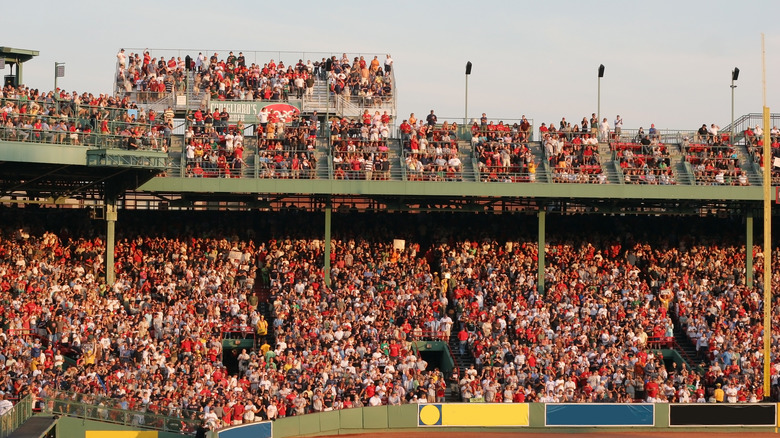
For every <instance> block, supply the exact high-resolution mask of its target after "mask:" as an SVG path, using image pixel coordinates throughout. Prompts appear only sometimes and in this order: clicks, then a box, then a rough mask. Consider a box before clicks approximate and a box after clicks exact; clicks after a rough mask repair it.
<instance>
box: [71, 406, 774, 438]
mask: <svg viewBox="0 0 780 438" xmlns="http://www.w3.org/2000/svg"><path fill="white" fill-rule="evenodd" d="M779 408H780V406H779V405H778V404H774V403H761V404H711V403H707V404H666V403H658V404H650V403H634V404H606V403H605V404H544V403H500V404H487V403H431V404H422V405H416V404H408V405H401V406H377V407H369V408H359V409H345V410H340V411H330V412H320V413H316V414H309V415H302V416H296V417H286V418H280V419H278V420H276V421H274V422H258V423H252V424H247V425H242V426H234V427H229V428H225V429H222V430H220V431H218V432H211V433H210V434H209V435H210V437H212V438H216V437H218V438H250V437H251V438H272V437H273V438H286V437H293V436H305V435H319V434H333V435H335V434H350V433H378V434H379V433H381V432H383V431H395V432H398V431H409V432H424V433H451V432H455V431H474V432H478V431H480V430H482V431H484V430H485V428H490V430H491V431H496V432H512V431H515V432H522V431H528V432H539V431H543V430H546V431H550V430H552V429H555V430H556V431H561V432H563V431H571V432H576V431H581V432H582V431H588V432H597V431H599V430H601V431H607V430H609V431H621V430H622V431H630V430H635V431H666V432H669V431H674V432H685V431H703V430H709V431H712V430H713V428H717V429H715V430H718V431H721V432H730V431H734V432H768V431H774V430H775V428H776V427H778V426H780V424H778V409H779ZM181 436H182V435H176V434H172V433H165V432H156V431H143V430H132V429H131V428H129V427H126V426H122V425H117V424H109V423H101V422H98V421H92V420H83V419H80V418H71V417H63V418H62V419H60V421H59V423H58V424H57V437H58V438H104V437H105V438H174V437H181Z"/></svg>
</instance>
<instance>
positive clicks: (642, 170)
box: [610, 125, 677, 185]
mask: <svg viewBox="0 0 780 438" xmlns="http://www.w3.org/2000/svg"><path fill="white" fill-rule="evenodd" d="M610 146H611V149H612V150H613V151H614V152H615V157H616V159H617V160H618V162H619V163H620V169H621V171H622V172H623V178H624V181H625V183H626V184H651V185H671V184H676V183H677V180H676V178H675V176H674V172H673V170H672V168H671V155H670V152H669V146H667V145H666V144H664V143H662V142H661V138H660V136H659V135H658V134H657V133H656V130H655V125H651V127H650V131H649V132H647V133H645V132H644V129H643V128H642V127H640V128H639V130H638V131H637V134H636V136H635V137H634V138H633V139H627V140H626V139H621V138H618V139H615V140H614V141H612V142H611V143H610Z"/></svg>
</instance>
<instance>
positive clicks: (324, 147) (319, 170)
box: [314, 138, 330, 179]
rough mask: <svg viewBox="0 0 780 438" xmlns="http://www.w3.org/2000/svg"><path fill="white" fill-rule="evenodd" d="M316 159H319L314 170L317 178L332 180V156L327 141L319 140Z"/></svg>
mask: <svg viewBox="0 0 780 438" xmlns="http://www.w3.org/2000/svg"><path fill="white" fill-rule="evenodd" d="M314 157H315V158H316V159H317V165H316V167H315V168H314V174H315V178H317V179H330V170H329V164H330V154H329V152H328V143H327V139H325V138H318V139H317V149H315V152H314Z"/></svg>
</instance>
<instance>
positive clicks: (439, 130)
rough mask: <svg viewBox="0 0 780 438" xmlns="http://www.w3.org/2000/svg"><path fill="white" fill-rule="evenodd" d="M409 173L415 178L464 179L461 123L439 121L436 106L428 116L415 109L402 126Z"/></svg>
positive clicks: (422, 179)
mask: <svg viewBox="0 0 780 438" xmlns="http://www.w3.org/2000/svg"><path fill="white" fill-rule="evenodd" d="M398 130H399V132H400V134H401V146H402V148H403V152H404V166H405V168H406V173H407V177H408V178H409V179H410V180H412V181H460V180H461V179H462V178H463V176H462V172H463V161H462V160H461V158H460V152H459V149H458V124H457V123H456V122H453V123H449V122H447V121H445V122H444V123H441V124H440V123H439V119H438V116H436V114H435V112H434V110H431V112H430V113H429V114H428V115H427V116H426V119H425V120H422V119H417V117H415V115H414V113H411V114H410V115H409V118H408V119H404V120H403V121H402V122H401V124H400V125H399V127H398Z"/></svg>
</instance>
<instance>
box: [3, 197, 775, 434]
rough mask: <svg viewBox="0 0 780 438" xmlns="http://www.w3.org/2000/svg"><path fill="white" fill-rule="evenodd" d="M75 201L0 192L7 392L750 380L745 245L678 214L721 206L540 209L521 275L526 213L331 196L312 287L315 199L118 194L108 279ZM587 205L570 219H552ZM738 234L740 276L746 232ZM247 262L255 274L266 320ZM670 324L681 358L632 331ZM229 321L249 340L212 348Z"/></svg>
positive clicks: (492, 398)
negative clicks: (430, 345) (254, 202)
mask: <svg viewBox="0 0 780 438" xmlns="http://www.w3.org/2000/svg"><path fill="white" fill-rule="evenodd" d="M78 214H79V213H74V214H71V215H61V217H60V218H59V219H60V220H59V221H57V223H55V222H54V221H51V220H49V219H46V216H45V215H43V214H40V215H38V216H36V215H34V214H30V215H27V214H21V213H19V212H18V211H16V210H5V211H4V212H2V216H3V219H4V222H3V223H4V226H3V228H2V235H1V236H0V295H1V298H2V299H1V300H0V303H1V304H0V305H1V306H2V312H0V325H2V328H3V331H2V334H0V355H2V357H0V367H2V368H3V373H2V377H0V390H1V391H2V392H4V393H6V394H7V395H10V396H13V397H18V396H22V395H25V394H33V395H35V396H36V397H39V398H48V397H52V396H55V395H60V396H62V392H63V391H66V392H67V393H66V394H71V393H72V392H78V393H83V394H89V395H90V396H92V397H95V398H94V399H83V398H82V399H81V400H91V401H92V402H94V401H95V400H98V398H97V397H102V398H100V399H99V400H100V402H101V403H102V404H103V405H106V406H109V405H111V406H117V407H121V408H123V409H127V410H130V411H144V412H148V413H161V414H165V415H172V416H182V417H185V418H189V417H197V418H201V419H202V420H203V421H205V422H206V423H208V424H210V425H211V426H213V427H219V426H225V425H230V424H241V423H243V422H251V421H256V420H260V419H274V418H278V417H281V416H289V415H300V414H304V413H308V412H318V411H325V410H333V409H344V408H349V407H358V406H372V405H378V404H400V403H409V402H412V403H425V402H437V401H442V400H443V399H444V397H445V394H446V387H447V385H449V386H450V387H451V388H452V389H453V390H454V393H455V394H457V395H458V396H460V397H461V399H462V400H464V401H469V400H471V401H477V400H481V401H486V402H510V401H511V402H523V401H526V402H531V401H541V402H593V401H598V402H636V401H647V402H672V401H674V402H694V401H699V402H703V401H715V400H716V399H717V398H718V397H719V396H722V395H723V394H726V397H727V399H726V400H724V401H728V402H739V401H742V402H744V401H756V400H761V399H762V398H763V393H762V389H761V385H760V381H761V377H760V376H761V355H760V351H761V348H760V344H761V330H762V327H761V318H760V316H761V308H762V303H761V297H762V295H761V294H759V293H758V290H757V289H753V288H752V287H748V286H747V285H745V283H744V269H745V251H744V247H741V246H740V245H739V244H737V243H736V242H737V241H738V236H736V235H733V234H730V233H729V232H726V233H725V234H724V233H719V234H718V236H717V237H713V236H710V237H708V236H707V235H706V234H702V233H701V232H695V231H694V230H697V229H698V230H702V229H714V228H713V227H717V228H718V229H721V228H724V227H723V224H722V223H720V222H718V223H717V224H716V223H712V221H709V222H708V221H707V220H705V219H700V220H698V221H697V220H695V219H694V220H691V221H675V220H673V219H668V220H667V219H658V218H653V220H648V219H637V218H635V219H626V218H623V221H604V220H602V218H595V217H585V218H575V219H571V218H565V217H563V218H560V220H559V221H560V223H557V222H556V220H552V223H551V224H550V225H551V226H550V229H551V230H553V231H552V232H551V234H552V235H551V236H549V243H548V246H547V248H546V253H547V265H546V271H545V283H546V288H545V293H544V294H540V293H539V291H538V288H537V284H536V283H537V278H536V261H537V257H538V249H537V248H536V245H535V243H534V240H533V238H532V237H531V236H529V234H530V233H527V232H526V231H524V230H527V229H529V228H532V226H520V224H518V223H517V221H518V218H517V217H511V218H505V217H503V216H496V217H491V218H484V219H479V218H475V217H472V216H468V217H467V216H466V215H464V216H463V217H460V218H458V217H451V216H447V219H446V223H447V226H437V227H434V228H430V229H428V230H427V231H424V230H425V228H426V227H425V225H426V224H428V225H429V224H431V223H438V221H440V220H444V217H440V216H436V215H424V214H420V215H409V214H407V215H406V216H405V217H404V220H401V221H399V220H397V219H398V218H396V217H394V216H393V215H369V214H362V215H361V214H354V215H350V216H349V217H347V216H343V217H341V219H343V223H342V225H341V228H342V229H338V230H336V234H337V238H336V239H334V241H333V252H332V255H331V262H332V265H331V266H332V270H331V272H330V274H331V278H332V285H331V287H327V286H326V285H325V284H324V280H323V271H322V264H321V260H322V257H323V243H322V241H320V240H318V239H317V238H316V237H312V234H317V233H314V232H313V231H311V228H312V227H311V225H314V226H315V227H316V226H317V224H320V225H321V220H319V219H314V218H312V217H311V216H310V215H307V214H304V213H296V214H295V215H291V214H286V215H285V214H283V213H279V214H277V215H276V216H274V217H268V218H266V219H265V220H266V226H265V227H263V228H262V229H259V230H257V231H256V230H255V227H254V226H253V225H252V221H253V219H252V218H251V217H249V216H250V215H245V216H244V217H243V218H242V217H241V216H237V215H232V216H228V215H224V214H221V217H219V216H215V215H210V216H208V217H206V216H203V217H188V219H186V220H185V219H184V216H182V217H179V218H171V217H168V218H166V219H165V220H162V221H160V220H155V219H156V216H155V215H163V216H165V214H164V213H157V214H153V213H145V214H141V213H134V214H132V215H131V214H128V217H125V218H123V228H125V231H124V234H125V235H126V236H127V237H120V239H119V240H118V242H117V245H116V263H115V268H116V271H117V282H116V283H115V284H114V285H108V284H105V282H104V281H103V280H102V278H103V267H102V266H103V265H102V262H103V257H104V251H105V242H104V241H103V239H102V238H101V237H99V236H98V234H97V233H95V231H94V229H92V228H90V226H91V225H92V224H90V223H89V221H84V220H81V219H82V218H80V217H78ZM169 214H170V213H169ZM48 216H50V215H48ZM152 216H155V217H152ZM318 216H319V215H317V217H318ZM589 218H593V219H594V220H593V221H590V225H589V227H590V228H589V230H591V232H589V233H588V234H587V235H583V234H582V233H579V232H574V231H566V230H572V229H573V228H571V227H572V226H573V225H574V224H577V226H582V222H583V220H587V219H589ZM157 219H159V218H157ZM520 220H521V221H522V220H523V219H522V218H521V219H520ZM525 220H526V221H528V219H525ZM431 221H432V222H431ZM599 221H600V222H599ZM483 222H484V223H483ZM504 222H506V223H504ZM529 222H530V221H529ZM721 222H722V221H721ZM21 223H24V224H25V225H24V226H22V227H20V226H19V224H21ZM510 223H511V224H512V226H508V225H509V224H510ZM153 224H154V225H153ZM303 224H307V225H308V226H303ZM297 225H301V226H300V227H297ZM526 225H530V224H526ZM725 228H729V227H725ZM369 230H371V231H370V232H369ZM632 230H643V231H642V232H639V233H635V232H634V231H632ZM661 230H663V233H661V232H660V231H661ZM282 236H286V237H282ZM391 237H401V238H405V239H406V240H405V241H406V243H405V247H404V248H403V249H400V248H398V247H396V246H394V245H393V243H392V238H391ZM748 253H749V254H751V255H755V260H756V263H755V268H756V269H755V272H756V278H760V277H761V273H762V272H763V269H764V263H763V260H762V259H761V257H760V253H758V252H757V250H756V249H751V251H748ZM777 257H778V255H775V258H773V263H772V265H773V267H775V268H776V267H777V266H776V265H777V264H778V260H776V258H777ZM773 272H774V271H773ZM777 272H780V271H777ZM774 275H775V277H778V276H780V274H774ZM255 282H258V285H259V287H260V289H261V290H268V291H269V293H270V296H271V302H270V306H271V313H270V319H269V320H267V319H265V315H263V314H262V312H261V311H260V310H259V308H258V295H256V294H255V293H254V291H255V290H256V289H255V288H254V286H255V285H254V283H255ZM776 304H777V303H773V305H776ZM775 313H776V312H775ZM777 319H778V318H777V315H776V314H773V321H774V323H775V324H777ZM675 327H677V328H678V329H681V330H684V331H685V332H686V333H687V335H688V337H689V338H690V339H691V340H692V341H693V342H695V344H696V345H697V347H698V354H699V355H698V357H696V358H693V359H692V361H691V362H690V363H689V364H690V365H691V366H694V367H702V368H701V369H700V370H698V369H693V368H690V367H689V366H688V365H687V364H685V363H681V362H673V361H672V360H670V358H669V357H662V356H661V355H660V354H659V353H658V352H657V351H656V350H655V349H654V348H652V347H651V346H653V345H655V346H657V345H661V344H663V345H668V342H669V341H668V340H669V339H671V338H672V336H673V335H674V329H675ZM236 332H238V333H242V334H244V336H247V337H255V339H257V346H256V348H254V349H250V350H248V351H241V352H238V351H235V350H233V351H223V348H224V347H223V342H222V341H223V338H224V337H225V336H226V333H236ZM431 332H432V333H437V334H441V333H444V334H443V335H441V338H445V339H446V338H447V337H448V334H450V333H451V334H452V336H457V337H458V338H459V339H461V341H462V342H461V349H462V350H463V351H467V352H469V354H473V355H474V357H475V359H476V366H475V367H473V368H470V369H466V370H456V373H455V376H454V377H452V376H449V375H444V374H443V372H442V370H440V369H438V368H437V367H436V364H428V363H426V361H424V360H423V359H422V358H421V357H420V356H419V355H418V354H416V351H415V348H414V344H413V341H414V340H416V339H420V338H421V337H423V336H425V335H424V333H431ZM776 332H777V331H776V330H775V333H776ZM35 333H37V334H38V335H39V336H37V337H36V336H33V334H35ZM271 335H273V336H271ZM437 336H438V335H437ZM776 338H777V336H775V341H777V339H776ZM773 345H780V344H777V342H773ZM776 350H777V347H776V346H775V347H773V353H775V354H776V353H777V351H776ZM230 355H232V356H233V358H232V359H230ZM779 360H780V358H778V356H776V355H775V356H774V357H773V363H772V379H773V382H772V383H773V385H775V386H776V385H777V383H778V382H777V378H778V372H779V371H780V362H779ZM73 361H75V363H73ZM231 363H235V364H236V366H231V365H230V364H231ZM68 364H70V366H67V365H68ZM226 365H227V366H226ZM718 388H722V390H723V392H721V391H718V390H717V389H718Z"/></svg>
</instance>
